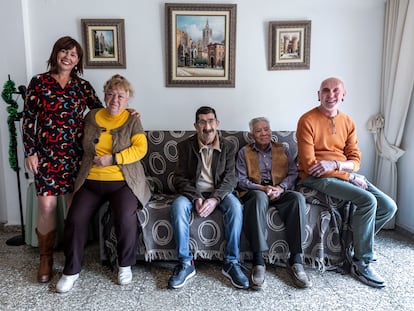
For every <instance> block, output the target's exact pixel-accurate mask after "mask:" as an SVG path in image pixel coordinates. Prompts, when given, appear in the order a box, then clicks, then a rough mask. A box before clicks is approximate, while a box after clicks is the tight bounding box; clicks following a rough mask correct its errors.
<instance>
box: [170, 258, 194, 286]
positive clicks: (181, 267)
mask: <svg viewBox="0 0 414 311" xmlns="http://www.w3.org/2000/svg"><path fill="white" fill-rule="evenodd" d="M195 274H196V271H195V267H194V263H193V262H191V265H186V264H182V263H179V264H178V265H176V266H175V268H174V272H173V275H172V276H171V277H170V279H169V280H168V287H169V288H175V289H177V288H181V287H183V286H184V284H185V282H187V280H189V279H191V278H192V277H193V276H194V275H195Z"/></svg>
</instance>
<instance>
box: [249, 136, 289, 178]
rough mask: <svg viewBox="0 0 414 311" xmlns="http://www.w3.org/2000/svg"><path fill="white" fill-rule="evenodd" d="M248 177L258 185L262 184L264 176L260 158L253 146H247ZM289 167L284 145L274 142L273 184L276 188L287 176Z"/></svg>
mask: <svg viewBox="0 0 414 311" xmlns="http://www.w3.org/2000/svg"><path fill="white" fill-rule="evenodd" d="M245 158H246V167H247V176H248V177H249V179H250V180H251V181H253V182H254V183H256V184H260V183H261V182H262V174H261V173H260V169H259V157H258V156H257V151H255V150H254V149H253V148H252V145H248V146H246V153H245ZM288 167H289V161H288V157H287V156H286V153H285V149H284V148H283V145H282V144H279V143H275V142H272V172H271V175H272V183H273V186H276V185H278V184H280V183H281V182H282V180H283V179H284V178H285V177H286V176H287V173H288Z"/></svg>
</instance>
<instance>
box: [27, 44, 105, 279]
mask: <svg viewBox="0 0 414 311" xmlns="http://www.w3.org/2000/svg"><path fill="white" fill-rule="evenodd" d="M82 64H83V50H82V47H81V46H80V44H79V43H78V42H77V41H76V40H74V39H72V38H71V37H68V36H65V37H62V38H60V39H58V40H57V41H56V43H55V44H54V46H53V49H52V53H51V55H50V58H49V60H48V69H49V71H48V72H45V73H41V74H38V75H36V76H35V77H33V78H32V80H31V81H30V84H29V86H28V88H27V95H26V100H25V106H24V111H23V127H22V129H23V144H24V149H25V157H26V160H25V162H26V166H27V168H28V170H29V171H30V172H32V173H33V174H34V180H35V186H36V192H37V198H38V220H37V228H36V234H37V237H38V240H39V252H40V264H39V269H38V274H37V279H38V281H39V282H42V283H44V282H48V281H49V280H50V279H51V277H52V272H53V247H54V243H55V235H56V205H57V197H58V196H60V195H66V198H67V202H68V204H67V206H69V205H70V201H71V194H72V192H73V186H74V183H75V178H76V174H77V172H78V170H79V166H80V159H81V157H82V146H81V138H82V133H83V122H84V121H83V117H84V114H85V112H86V111H87V109H93V108H99V107H102V104H101V102H100V100H99V98H98V97H97V96H96V92H95V90H94V89H93V87H92V86H91V85H90V83H89V82H88V81H86V80H84V79H82V78H80V77H79V75H81V74H82V73H83V65H82Z"/></svg>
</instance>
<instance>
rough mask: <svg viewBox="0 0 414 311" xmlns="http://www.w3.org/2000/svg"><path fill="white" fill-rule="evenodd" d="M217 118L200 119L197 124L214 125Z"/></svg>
mask: <svg viewBox="0 0 414 311" xmlns="http://www.w3.org/2000/svg"><path fill="white" fill-rule="evenodd" d="M216 121H217V120H216V119H208V120H198V121H197V124H198V125H200V126H206V125H207V124H208V125H213V124H215V123H216Z"/></svg>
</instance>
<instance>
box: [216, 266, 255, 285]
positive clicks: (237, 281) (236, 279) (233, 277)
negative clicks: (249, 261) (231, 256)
mask: <svg viewBox="0 0 414 311" xmlns="http://www.w3.org/2000/svg"><path fill="white" fill-rule="evenodd" d="M221 272H222V273H223V274H224V276H226V277H227V278H228V279H230V281H231V284H233V286H234V287H236V288H242V289H247V288H249V280H248V279H247V277H246V276H245V275H244V273H243V272H242V271H241V268H240V265H239V264H238V263H232V262H227V263H225V264H224V265H223V268H222V269H221Z"/></svg>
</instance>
